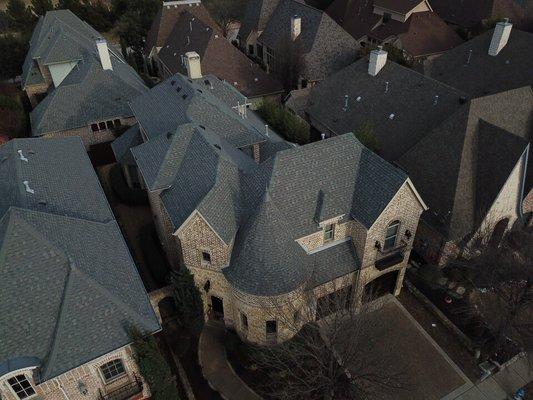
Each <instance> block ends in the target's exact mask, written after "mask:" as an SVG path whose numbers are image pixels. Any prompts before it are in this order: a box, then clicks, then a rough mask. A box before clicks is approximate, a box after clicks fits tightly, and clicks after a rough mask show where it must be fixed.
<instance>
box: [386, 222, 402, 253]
mask: <svg viewBox="0 0 533 400" xmlns="http://www.w3.org/2000/svg"><path fill="white" fill-rule="evenodd" d="M399 229H400V221H393V222H391V223H390V224H389V226H388V227H387V232H386V234H385V245H384V246H383V250H390V249H392V248H394V246H396V237H397V236H398V230H399Z"/></svg>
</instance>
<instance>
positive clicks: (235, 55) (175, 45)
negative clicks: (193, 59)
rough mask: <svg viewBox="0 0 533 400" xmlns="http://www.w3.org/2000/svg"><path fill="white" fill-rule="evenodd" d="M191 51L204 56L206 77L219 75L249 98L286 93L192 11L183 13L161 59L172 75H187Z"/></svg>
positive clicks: (164, 47) (203, 62)
mask: <svg viewBox="0 0 533 400" xmlns="http://www.w3.org/2000/svg"><path fill="white" fill-rule="evenodd" d="M191 29H192V30H191ZM190 51H195V52H196V53H198V54H199V55H200V60H201V68H202V73H203V74H205V75H215V76H217V77H218V78H220V79H223V80H225V81H227V82H229V83H230V84H232V85H235V87H236V89H237V90H239V91H240V92H241V93H242V94H244V95H245V96H247V97H249V98H252V97H261V96H267V95H272V94H276V93H281V92H282V91H283V88H282V86H281V84H280V83H279V82H278V81H276V80H275V79H274V78H273V77H272V76H271V75H269V74H267V73H266V72H265V71H263V70H262V69H261V67H259V65H257V64H256V63H254V62H252V61H251V60H250V59H249V58H248V57H246V55H244V54H243V53H242V52H240V51H239V50H238V49H237V48H236V47H235V46H234V45H232V44H231V43H230V42H229V41H228V40H227V39H226V38H225V37H224V36H223V34H222V32H221V31H220V30H219V29H218V26H216V25H214V26H213V25H211V26H210V25H207V24H206V23H204V22H203V21H202V20H201V19H199V18H196V17H194V15H193V14H190V13H189V12H188V11H183V13H182V15H181V16H180V18H179V19H178V20H177V21H176V23H175V25H174V29H173V30H172V33H171V34H170V35H169V36H168V39H167V40H166V42H165V43H164V44H163V47H162V48H161V50H160V51H159V53H158V58H159V60H161V61H162V62H163V64H164V65H165V66H166V67H167V68H168V69H169V70H170V72H171V73H177V72H179V73H182V74H185V75H186V74H187V68H186V66H185V64H184V63H182V57H183V56H184V55H185V54H186V53H187V52H190Z"/></svg>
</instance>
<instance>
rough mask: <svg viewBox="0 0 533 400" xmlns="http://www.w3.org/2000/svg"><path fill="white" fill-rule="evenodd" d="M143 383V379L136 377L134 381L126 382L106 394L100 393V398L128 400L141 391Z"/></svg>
mask: <svg viewBox="0 0 533 400" xmlns="http://www.w3.org/2000/svg"><path fill="white" fill-rule="evenodd" d="M142 390H143V384H142V382H141V380H139V379H137V378H135V380H134V381H129V382H127V383H126V384H124V385H122V386H119V387H116V388H113V390H110V391H108V392H107V393H105V394H102V393H100V400H128V399H130V398H131V397H133V396H135V395H137V394H139V393H141V392H142Z"/></svg>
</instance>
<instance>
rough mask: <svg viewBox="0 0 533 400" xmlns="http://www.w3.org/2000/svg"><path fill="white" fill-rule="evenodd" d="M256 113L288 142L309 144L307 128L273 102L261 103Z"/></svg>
mask: <svg viewBox="0 0 533 400" xmlns="http://www.w3.org/2000/svg"><path fill="white" fill-rule="evenodd" d="M257 112H258V113H259V115H260V116H261V118H263V119H264V120H265V122H266V123H267V124H268V125H269V126H270V127H272V129H274V130H275V131H276V132H278V133H279V134H280V135H282V136H284V137H285V139H287V140H288V141H290V142H294V143H298V144H305V143H308V142H309V126H308V125H307V124H306V123H305V122H304V121H302V120H301V119H300V118H298V117H297V116H295V115H294V114H292V113H291V112H289V111H287V110H286V109H285V108H283V107H282V106H281V105H279V104H277V103H275V102H273V101H269V100H266V101H263V103H261V105H260V106H259V108H258V110H257Z"/></svg>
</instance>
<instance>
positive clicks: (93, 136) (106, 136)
mask: <svg viewBox="0 0 533 400" xmlns="http://www.w3.org/2000/svg"><path fill="white" fill-rule="evenodd" d="M112 119H120V122H121V123H122V125H133V124H134V123H135V118H134V117H127V118H119V117H113V118H111V117H110V118H108V119H107V120H112ZM42 136H43V137H45V138H58V137H70V136H79V137H81V140H82V141H83V144H84V145H85V148H86V149H89V147H90V146H92V145H94V144H99V143H105V142H109V141H111V140H114V139H115V135H114V133H113V131H111V130H106V131H105V132H96V133H94V132H93V131H92V130H91V127H90V126H84V127H81V128H77V129H70V130H66V131H58V132H48V133H45V134H44V135H42Z"/></svg>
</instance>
